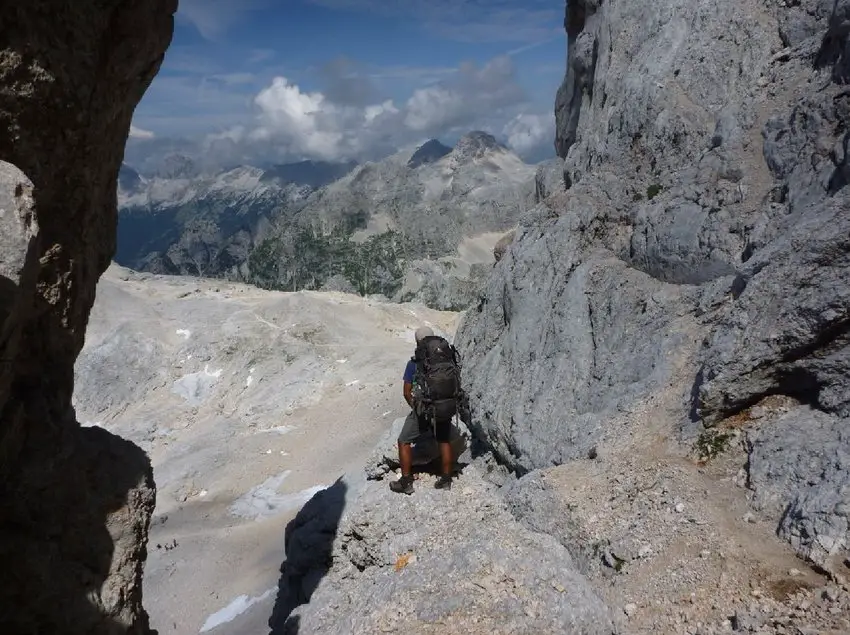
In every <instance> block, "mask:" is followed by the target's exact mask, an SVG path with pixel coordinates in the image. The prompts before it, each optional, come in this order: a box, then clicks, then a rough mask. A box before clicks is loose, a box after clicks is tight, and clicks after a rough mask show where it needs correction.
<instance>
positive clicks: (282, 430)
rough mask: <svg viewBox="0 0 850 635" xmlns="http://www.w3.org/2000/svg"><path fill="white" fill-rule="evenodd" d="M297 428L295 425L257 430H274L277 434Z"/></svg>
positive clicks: (286, 432) (259, 431) (287, 432)
mask: <svg viewBox="0 0 850 635" xmlns="http://www.w3.org/2000/svg"><path fill="white" fill-rule="evenodd" d="M293 430H295V426H275V427H274V428H263V429H261V430H257V432H258V433H262V432H273V433H275V434H289V433H290V432H292V431H293Z"/></svg>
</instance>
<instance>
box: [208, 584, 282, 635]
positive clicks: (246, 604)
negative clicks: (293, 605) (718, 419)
mask: <svg viewBox="0 0 850 635" xmlns="http://www.w3.org/2000/svg"><path fill="white" fill-rule="evenodd" d="M275 591H277V587H274V588H271V589H269V590H268V591H266V592H265V593H263V594H262V595H258V596H257V597H248V596H247V595H240V596H239V597H238V598H236V599H235V600H233V601H232V602H231V603H230V604H228V605H227V606H225V607H224V608H223V609H221V610H220V611H216V612H215V613H213V614H212V615H210V616H209V617H208V618H207V621H206V622H204V625H203V626H201V630H200V632H201V633H206V632H207V631H211V630H212V629H214V628H216V627H218V626H221V625H222V624H227V623H228V622H232V621H233V620H234V619H236V618H237V617H239V616H240V615H242V614H243V613H244V612H245V611H247V610H248V609H250V608H251V607H252V606H254V605H255V604H257V603H258V602H262V601H263V600H265V599H266V598H269V597H271V595H272V593H274V592H275Z"/></svg>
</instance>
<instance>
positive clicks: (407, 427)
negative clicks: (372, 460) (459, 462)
mask: <svg viewBox="0 0 850 635" xmlns="http://www.w3.org/2000/svg"><path fill="white" fill-rule="evenodd" d="M415 338H416V351H415V352H414V355H413V357H412V358H411V359H410V361H408V362H407V367H406V368H405V369H404V378H403V381H404V399H405V401H407V403H408V405H409V406H410V414H409V415H407V418H406V419H405V420H404V426H403V427H402V429H401V434H399V435H398V460H399V463H401V478H400V479H399V480H397V481H394V482H392V483H390V489H391V490H393V491H394V492H399V493H403V494H412V493H413V448H412V447H411V443H413V442H414V441H415V440H416V439H417V438H418V437H419V435H420V433H423V432H428V431H429V429H432V430H433V432H434V436H435V437H436V439H437V443H438V445H439V447H440V464H441V468H442V473H441V474H440V476H439V477H438V478H437V482H436V483H435V484H434V487H436V488H437V489H451V486H452V471H453V468H454V457H453V456H452V446H451V442H450V441H451V432H452V419H453V417H454V415H455V414H456V412H457V409H458V401H459V400H460V398H461V395H462V390H461V387H460V366H459V364H458V360H457V351H456V350H455V348H454V346H452V345H451V344H449V342H448V341H447V340H446V339H445V338H443V337H440V336H437V335H434V332H433V331H432V330H431V329H430V328H428V327H427V326H420V327H419V328H418V329H416V333H415Z"/></svg>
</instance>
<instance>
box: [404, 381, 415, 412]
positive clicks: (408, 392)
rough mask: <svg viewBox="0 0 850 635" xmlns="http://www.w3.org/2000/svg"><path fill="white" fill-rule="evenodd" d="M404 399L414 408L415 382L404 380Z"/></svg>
mask: <svg viewBox="0 0 850 635" xmlns="http://www.w3.org/2000/svg"><path fill="white" fill-rule="evenodd" d="M404 400H405V401H406V402H407V405H408V406H410V407H411V408H413V384H412V383H410V382H409V381H406V382H404Z"/></svg>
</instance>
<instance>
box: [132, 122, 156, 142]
mask: <svg viewBox="0 0 850 635" xmlns="http://www.w3.org/2000/svg"><path fill="white" fill-rule="evenodd" d="M130 136H131V137H133V138H134V139H153V138H154V134H153V133H152V132H151V131H150V130H144V129H142V128H137V127H136V126H133V125H131V126H130Z"/></svg>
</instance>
